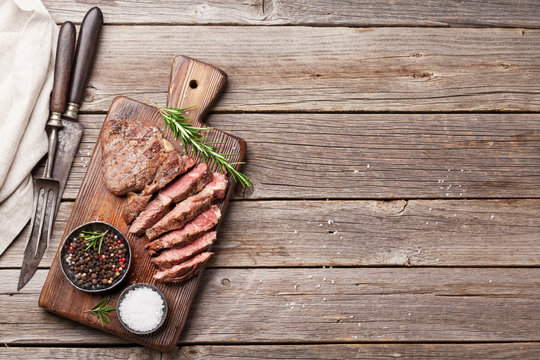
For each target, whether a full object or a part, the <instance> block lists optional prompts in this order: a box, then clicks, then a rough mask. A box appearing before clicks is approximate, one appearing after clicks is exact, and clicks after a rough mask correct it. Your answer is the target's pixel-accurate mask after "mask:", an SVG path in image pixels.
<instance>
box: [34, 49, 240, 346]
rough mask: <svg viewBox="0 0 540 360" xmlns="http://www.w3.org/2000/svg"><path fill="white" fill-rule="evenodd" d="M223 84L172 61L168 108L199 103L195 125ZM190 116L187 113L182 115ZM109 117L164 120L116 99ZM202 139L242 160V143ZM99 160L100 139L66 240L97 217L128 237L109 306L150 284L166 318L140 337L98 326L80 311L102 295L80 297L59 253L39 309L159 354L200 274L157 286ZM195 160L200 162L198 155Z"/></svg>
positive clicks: (178, 326) (194, 65) (190, 62)
mask: <svg viewBox="0 0 540 360" xmlns="http://www.w3.org/2000/svg"><path fill="white" fill-rule="evenodd" d="M225 80H226V76H225V75H224V74H223V73H222V72H221V71H219V70H218V69H215V68H214V67H212V66H210V65H208V64H205V63H201V62H199V61H196V60H194V59H190V58H186V57H181V56H180V57H177V58H175V59H174V61H173V66H172V72H171V81H170V85H169V89H170V94H169V98H168V101H167V106H171V107H188V106H191V105H197V110H196V114H195V115H196V116H195V118H194V123H193V125H198V124H200V122H198V120H199V115H204V114H205V113H206V111H207V109H208V106H210V105H211V104H212V103H213V101H214V100H215V98H216V96H217V95H218V94H219V92H220V91H221V89H222V88H223V85H224V83H225ZM193 81H197V82H198V86H192V85H191V83H192V82H193ZM188 95H189V96H188ZM188 113H189V111H186V114H188ZM107 119H111V120H113V119H115V120H128V121H132V122H135V123H141V124H142V123H143V122H149V123H153V124H155V125H156V126H161V124H162V123H163V119H162V117H161V115H160V113H159V111H158V110H157V109H156V108H154V107H151V106H149V105H145V104H142V103H139V102H136V101H134V100H131V99H128V98H126V97H118V98H116V99H115V101H114V102H113V104H112V105H111V108H110V110H109V112H108V114H107ZM205 135H206V137H207V139H208V141H209V142H222V143H221V144H219V145H216V148H217V149H218V150H219V151H220V152H223V153H226V154H235V155H234V156H230V157H229V160H230V161H231V162H232V163H235V162H238V161H242V159H243V157H244V154H245V148H246V144H245V142H244V141H243V140H242V139H239V138H236V137H234V136H233V135H229V134H226V133H224V132H222V131H219V130H216V129H211V130H208V131H207V132H205ZM165 137H166V138H167V139H168V140H169V141H170V142H171V143H172V144H173V145H174V146H175V148H176V149H177V150H178V151H179V152H183V149H182V143H181V141H180V140H174V138H173V137H172V134H171V130H170V129H169V130H167V131H166V132H165ZM101 158H102V149H101V140H100V139H99V138H98V141H97V143H96V146H95V149H94V153H93V155H92V158H91V160H90V164H89V167H88V172H87V174H86V176H85V179H84V181H83V183H82V185H81V190H80V193H79V196H78V197H77V201H76V202H75V204H74V206H73V210H72V213H71V216H70V218H69V220H68V222H67V225H66V228H65V232H64V236H66V235H67V234H68V233H69V232H70V231H72V230H73V229H74V228H76V227H77V226H79V225H81V224H84V223H86V222H88V221H94V220H96V219H98V220H100V221H105V222H107V223H109V224H111V225H113V226H115V227H116V228H118V229H119V230H120V231H121V232H122V233H124V234H126V237H127V239H128V241H129V242H130V245H131V250H132V253H133V254H134V255H133V258H132V260H131V266H130V267H131V269H130V272H129V274H128V276H127V278H126V280H125V281H124V283H123V284H121V285H120V286H119V287H118V288H115V290H114V292H113V293H111V294H110V295H111V304H116V301H117V298H118V295H119V294H120V292H121V291H122V290H123V289H124V288H126V287H127V286H128V285H131V284H134V283H152V284H154V285H156V286H157V287H158V288H160V289H161V290H162V291H163V293H164V295H165V298H166V299H167V303H168V308H169V316H168V317H167V319H166V320H165V323H164V325H163V326H162V327H161V328H160V329H159V330H157V331H156V332H154V333H152V334H148V335H142V336H139V335H135V334H132V333H130V332H128V331H127V330H126V329H125V328H123V327H122V325H121V324H120V323H119V322H118V321H117V320H116V318H112V321H111V322H110V323H107V324H105V326H104V327H100V323H99V321H97V319H96V318H93V316H92V315H90V314H89V313H84V310H86V309H89V308H91V307H92V306H94V305H95V304H96V303H97V302H99V301H100V299H101V298H102V294H87V293H82V292H80V291H78V290H76V289H75V288H74V287H72V286H71V285H70V284H69V282H68V281H67V279H66V278H65V277H64V275H63V273H62V272H61V269H60V266H59V264H58V256H59V255H58V252H59V251H57V253H56V256H55V258H54V259H53V261H52V265H51V268H50V271H49V274H48V277H47V280H46V282H45V284H44V285H43V289H42V292H41V295H40V298H39V306H41V307H43V308H45V309H47V310H48V311H51V312H54V313H56V314H59V315H61V316H64V317H67V318H69V319H72V320H74V321H78V322H80V323H83V324H85V325H88V326H92V327H96V328H98V329H102V330H104V331H107V332H109V333H112V334H115V335H117V336H121V337H123V338H126V339H129V340H131V341H134V342H137V343H140V344H142V345H145V346H149V347H152V348H156V349H159V350H161V351H170V350H172V349H173V348H174V345H175V344H176V342H177V340H178V336H179V334H180V332H181V331H182V329H183V327H184V323H185V320H186V318H187V313H188V311H189V308H190V305H191V302H192V301H193V298H194V296H195V293H196V291H197V286H198V284H199V279H200V273H199V276H196V277H194V278H192V279H191V280H189V281H186V282H184V283H182V284H156V281H155V280H154V279H153V275H154V274H155V272H156V269H155V268H154V267H153V266H152V265H151V264H150V256H149V255H148V253H147V251H145V249H144V246H145V245H146V243H147V241H146V240H144V239H142V238H139V237H136V236H133V235H131V234H128V225H127V224H125V223H124V220H123V217H122V211H123V208H124V205H125V198H124V197H122V198H121V197H117V196H114V195H113V194H112V193H111V192H109V191H108V190H107V188H106V187H105V184H104V181H103V171H102V159H101ZM195 159H196V160H200V159H198V158H197V157H195ZM208 165H209V168H210V169H211V170H212V171H218V166H217V165H216V164H213V163H209V164H208ZM228 180H229V183H231V177H230V176H228ZM232 188H233V187H232V186H228V190H227V192H226V194H225V197H224V199H223V200H221V201H220V202H219V203H218V204H217V205H218V206H219V207H220V209H221V211H222V213H225V210H226V207H227V203H228V199H229V196H230V194H231V191H232ZM218 227H219V224H218ZM113 306H115V305H113Z"/></svg>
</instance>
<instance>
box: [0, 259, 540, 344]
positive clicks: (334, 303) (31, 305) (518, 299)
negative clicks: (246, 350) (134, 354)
mask: <svg viewBox="0 0 540 360" xmlns="http://www.w3.org/2000/svg"><path fill="white" fill-rule="evenodd" d="M18 275H19V273H18V271H17V270H0V276H1V278H2V279H3V281H2V282H1V283H0V319H2V321H1V322H0V341H1V342H2V343H7V344H11V343H20V344H29V343H33V344H40V343H41V344H51V345H52V344H57V345H60V344H77V345H78V346H83V345H95V344H96V343H100V344H120V343H124V340H121V339H119V338H116V337H114V336H110V335H106V334H104V333H102V332H99V331H97V330H92V329H90V328H86V327H83V326H80V325H77V324H75V323H73V322H71V321H68V320H65V319H61V318H58V317H55V316H52V315H51V314H48V313H46V312H45V311H43V310H42V309H40V308H38V307H37V306H36V301H37V297H38V295H39V291H40V289H41V285H42V284H43V281H44V279H45V275H46V270H38V271H37V273H36V275H35V276H34V278H33V279H32V280H31V281H30V282H29V283H28V285H27V286H26V287H25V288H24V289H23V290H22V291H21V292H19V293H15V287H16V284H17V278H18ZM539 276H540V269H539V268H529V269H517V268H426V269H419V268H410V269H399V268H331V269H330V268H326V269H322V268H307V269H298V268H288V269H266V268H265V269H207V270H206V271H205V272H204V274H203V280H202V282H201V287H200V289H199V290H200V291H199V294H198V296H197V297H196V301H195V302H194V304H193V307H192V310H191V313H190V318H189V321H188V323H187V325H186V328H185V329H184V332H183V335H182V337H181V338H180V343H190V344H198V343H211V344H225V343H253V344H256V343H260V344H264V343H267V344H272V343H282V342H285V343H298V344H300V343H313V342H351V343H354V342H411V341H412V342H415V341H419V342H429V341H438V342H449V341H536V342H538V341H540V337H539V334H538V332H537V331H536V329H538V327H539V326H540V312H539V311H538V310H539V309H540V285H539V284H538V281H537V280H538V278H539ZM325 279H326V280H325ZM332 281H334V283H332ZM60 285H61V284H59V286H60ZM295 286H296V288H295ZM14 304H17V305H16V306H17V309H18V311H15V312H14V311H13V306H14ZM351 316H352V318H351ZM113 317H114V315H113ZM113 321H114V320H113ZM359 324H360V325H359ZM14 329H16V331H13V330H14ZM36 329H40V330H39V331H36Z"/></svg>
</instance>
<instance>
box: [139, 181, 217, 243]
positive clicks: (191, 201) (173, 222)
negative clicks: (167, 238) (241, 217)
mask: <svg viewBox="0 0 540 360" xmlns="http://www.w3.org/2000/svg"><path fill="white" fill-rule="evenodd" d="M226 188H227V179H226V178H225V176H224V175H223V174H220V173H214V178H213V180H212V181H211V182H210V183H208V184H207V185H206V187H205V188H204V189H203V190H202V191H201V192H199V193H198V194H195V195H192V196H190V197H188V198H187V199H185V200H184V201H182V202H180V203H178V204H176V206H175V207H174V208H173V209H172V210H171V211H170V212H169V213H168V214H167V215H165V216H164V217H163V218H162V219H161V220H159V221H158V222H157V223H156V224H154V226H152V227H151V228H149V229H147V230H146V236H147V237H148V239H150V240H152V239H155V238H157V237H158V236H159V235H161V234H164V233H166V232H168V231H171V230H176V229H181V228H182V227H183V226H184V225H185V224H186V223H187V222H189V221H191V220H192V219H194V218H195V217H197V216H198V215H199V214H201V213H202V212H203V211H205V210H206V209H208V208H209V207H210V205H212V201H213V200H214V198H220V197H223V196H224V195H225V189H226Z"/></svg>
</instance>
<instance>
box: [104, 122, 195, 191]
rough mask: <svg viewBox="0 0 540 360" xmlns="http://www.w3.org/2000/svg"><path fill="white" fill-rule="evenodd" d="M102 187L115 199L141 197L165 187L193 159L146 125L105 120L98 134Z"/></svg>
mask: <svg viewBox="0 0 540 360" xmlns="http://www.w3.org/2000/svg"><path fill="white" fill-rule="evenodd" d="M101 148H102V160H103V174H104V181H105V186H107V188H108V189H109V190H110V191H111V192H112V193H113V194H115V195H125V194H127V193H128V192H130V191H132V192H137V191H141V190H143V189H144V188H145V187H147V186H148V190H147V191H146V192H145V194H146V195H147V194H151V193H152V191H151V190H153V189H154V188H159V187H160V186H161V187H163V186H165V185H166V184H167V183H168V182H170V181H171V180H172V179H174V178H175V177H176V176H177V175H178V174H179V173H180V172H181V171H185V170H187V169H185V168H186V167H187V166H188V165H189V163H191V166H193V163H194V161H193V159H191V158H189V157H187V156H182V155H180V154H179V153H178V152H177V151H176V150H175V149H174V147H173V146H172V144H171V143H170V142H168V141H167V140H165V139H164V138H163V134H162V133H161V131H159V129H158V128H157V127H156V126H154V125H152V124H150V123H147V122H145V123H143V124H142V125H141V124H140V123H135V122H132V121H125V120H116V119H112V120H108V121H107V122H106V123H105V125H104V126H103V131H102V132H101Z"/></svg>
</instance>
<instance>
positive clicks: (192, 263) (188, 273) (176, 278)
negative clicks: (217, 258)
mask: <svg viewBox="0 0 540 360" xmlns="http://www.w3.org/2000/svg"><path fill="white" fill-rule="evenodd" d="M212 255H214V253H211V252H203V253H200V254H199V255H195V256H194V257H192V258H191V259H189V260H188V261H185V262H183V263H181V264H178V265H175V266H173V267H172V268H170V269H166V270H163V271H158V272H157V273H156V274H155V275H154V279H156V280H158V281H159V282H182V281H185V280H187V279H189V278H191V277H192V276H195V275H197V273H198V272H199V270H200V269H201V267H202V266H203V265H204V264H205V263H206V262H207V261H208V259H210V257H211V256H212Z"/></svg>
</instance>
